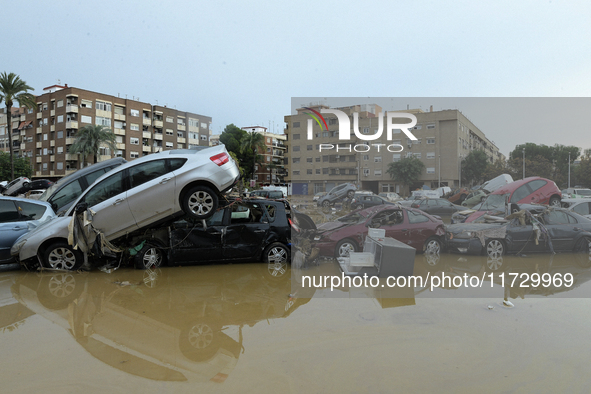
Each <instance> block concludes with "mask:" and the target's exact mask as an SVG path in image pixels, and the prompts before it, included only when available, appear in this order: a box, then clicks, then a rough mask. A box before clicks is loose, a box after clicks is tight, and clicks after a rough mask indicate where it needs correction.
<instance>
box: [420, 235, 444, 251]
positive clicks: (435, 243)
mask: <svg viewBox="0 0 591 394" xmlns="http://www.w3.org/2000/svg"><path fill="white" fill-rule="evenodd" d="M441 248H442V244H441V240H440V239H439V238H437V237H431V238H429V239H427V240H426V241H425V247H424V248H423V251H424V253H427V254H439V253H441Z"/></svg>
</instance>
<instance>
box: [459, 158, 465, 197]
mask: <svg viewBox="0 0 591 394" xmlns="http://www.w3.org/2000/svg"><path fill="white" fill-rule="evenodd" d="M463 156H464V155H460V171H459V174H460V175H459V176H458V178H459V188H460V189H461V188H462V160H463V159H464V157H463Z"/></svg>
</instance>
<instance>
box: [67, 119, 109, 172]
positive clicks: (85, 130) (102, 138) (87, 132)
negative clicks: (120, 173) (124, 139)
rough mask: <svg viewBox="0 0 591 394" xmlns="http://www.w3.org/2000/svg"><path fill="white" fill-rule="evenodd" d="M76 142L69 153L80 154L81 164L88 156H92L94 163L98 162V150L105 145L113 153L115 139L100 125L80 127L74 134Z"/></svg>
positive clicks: (107, 129)
mask: <svg viewBox="0 0 591 394" xmlns="http://www.w3.org/2000/svg"><path fill="white" fill-rule="evenodd" d="M75 137H76V140H75V141H74V143H73V144H72V145H71V146H70V150H69V153H73V154H76V153H80V154H81V155H82V163H84V162H85V159H86V158H87V157H90V156H94V158H95V160H94V162H95V163H96V162H98V157H99V151H100V148H101V147H102V146H104V145H106V146H107V147H108V148H110V149H111V151H115V149H116V145H115V141H116V137H115V134H114V133H113V131H112V130H111V129H109V128H106V127H105V126H101V125H88V126H84V127H82V128H81V129H80V130H78V132H77V133H76V136H75Z"/></svg>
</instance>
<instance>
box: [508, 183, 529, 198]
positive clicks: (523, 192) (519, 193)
mask: <svg viewBox="0 0 591 394" xmlns="http://www.w3.org/2000/svg"><path fill="white" fill-rule="evenodd" d="M529 193H530V192H529V188H528V187H527V184H525V185H522V186H520V187H518V188H517V190H515V191H514V192H513V195H512V196H511V202H515V203H516V202H519V200H521V199H523V198H525V197H527V195H528V194H529Z"/></svg>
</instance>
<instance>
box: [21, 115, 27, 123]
mask: <svg viewBox="0 0 591 394" xmlns="http://www.w3.org/2000/svg"><path fill="white" fill-rule="evenodd" d="M26 120H27V115H25V114H22V115H21V122H24V121H26Z"/></svg>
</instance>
